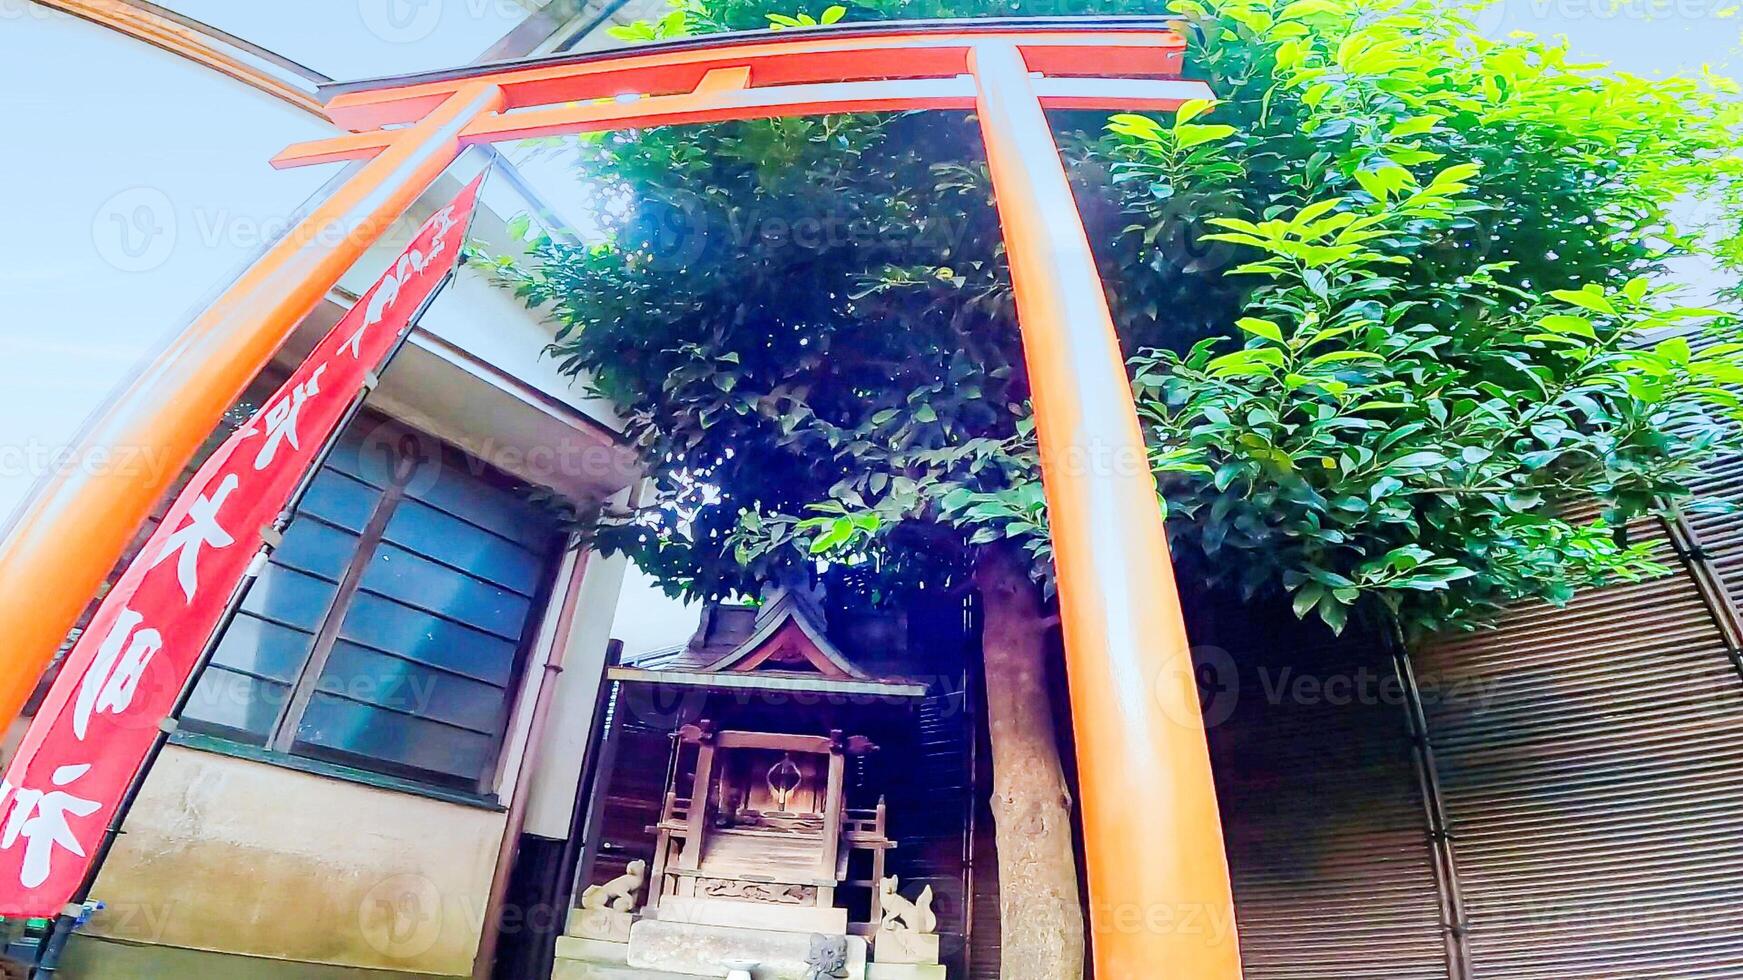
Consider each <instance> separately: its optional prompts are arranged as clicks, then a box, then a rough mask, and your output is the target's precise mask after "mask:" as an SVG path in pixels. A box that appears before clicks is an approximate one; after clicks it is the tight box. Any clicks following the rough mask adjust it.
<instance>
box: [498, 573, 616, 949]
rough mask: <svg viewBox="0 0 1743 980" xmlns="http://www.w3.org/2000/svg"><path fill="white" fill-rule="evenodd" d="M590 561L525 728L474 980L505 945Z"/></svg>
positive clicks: (566, 599)
mask: <svg viewBox="0 0 1743 980" xmlns="http://www.w3.org/2000/svg"><path fill="white" fill-rule="evenodd" d="M587 558H588V556H587V555H586V554H582V555H580V556H579V557H577V558H576V559H575V565H574V570H573V571H572V572H571V573H570V576H569V585H568V589H567V591H566V592H565V594H564V596H563V606H562V608H561V609H560V610H559V611H558V613H557V625H556V629H555V630H553V631H552V633H551V647H550V650H549V652H548V653H547V654H546V656H545V666H544V673H543V676H541V677H540V678H539V693H538V694H537V695H536V697H535V700H534V701H533V716H532V719H531V721H530V722H529V723H528V725H527V744H526V750H525V751H524V752H522V753H521V764H520V772H519V773H517V774H516V776H515V782H514V795H513V797H512V798H511V801H510V803H509V807H508V820H507V822H506V826H505V829H504V831H503V837H502V847H501V849H500V850H498V852H497V856H496V872H495V874H494V875H493V876H492V878H491V882H490V901H489V902H488V904H487V905H486V906H485V917H484V932H483V935H482V936H481V937H480V938H479V942H478V955H477V957H476V958H475V959H474V960H473V961H472V978H473V980H488V978H489V977H490V975H491V972H492V971H493V970H494V969H495V968H496V953H497V949H498V948H499V947H500V945H501V941H502V914H503V911H504V909H503V906H504V904H505V903H506V901H507V898H508V883H509V877H510V875H511V874H512V873H513V872H514V862H515V858H516V857H517V856H519V854H520V838H521V831H522V828H524V827H525V826H526V819H527V798H528V797H529V795H530V794H531V792H532V784H533V766H534V764H535V763H536V762H537V761H538V756H539V749H540V747H541V745H542V743H543V741H544V734H545V728H546V725H547V722H548V721H549V719H550V713H551V701H552V700H554V699H555V696H556V690H557V682H558V680H559V679H561V677H562V674H563V657H564V654H565V651H567V649H568V646H569V637H570V635H571V633H572V632H573V630H574V626H575V612H576V609H577V607H578V605H579V603H580V599H581V582H582V580H583V579H585V578H586V571H587V565H588V561H587Z"/></svg>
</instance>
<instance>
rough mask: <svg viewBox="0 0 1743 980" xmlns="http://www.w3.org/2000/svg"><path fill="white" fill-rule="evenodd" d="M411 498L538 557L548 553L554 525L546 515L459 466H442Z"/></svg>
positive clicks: (415, 490)
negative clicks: (536, 554) (484, 530)
mask: <svg viewBox="0 0 1743 980" xmlns="http://www.w3.org/2000/svg"><path fill="white" fill-rule="evenodd" d="M411 497H412V498H413V499H414V500H418V501H421V502H422V503H425V504H428V505H430V506H431V507H435V508H437V509H439V510H444V511H446V512H448V513H449V514H452V515H454V516H455V517H458V518H460V519H461V520H463V521H467V522H470V523H472V524H476V525H478V526H479V527H482V528H485V529H486V530H490V531H495V532H496V533H497V534H500V535H502V536H503V537H505V538H509V539H510V540H513V541H517V542H519V543H520V544H522V545H525V546H526V547H528V548H530V549H532V550H533V551H536V552H538V553H540V554H548V553H549V552H550V550H551V545H552V543H553V534H552V525H553V523H554V521H553V520H552V517H551V515H550V514H549V513H546V512H545V511H543V510H541V509H539V508H537V507H535V506H533V504H532V503H531V502H530V501H527V500H525V499H524V498H522V497H521V496H519V495H518V494H515V493H512V492H510V491H508V490H505V489H503V488H502V487H497V486H492V485H491V484H489V483H485V482H484V481H483V480H479V479H476V478H474V477H473V476H472V475H471V474H469V473H467V472H465V468H464V467H463V466H457V465H455V464H454V463H452V462H449V463H446V464H444V465H443V467H442V475H441V478H440V479H437V480H433V481H430V485H429V486H428V487H427V488H426V487H421V486H419V487H413V488H412V492H411Z"/></svg>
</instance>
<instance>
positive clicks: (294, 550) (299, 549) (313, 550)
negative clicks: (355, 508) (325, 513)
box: [272, 517, 357, 582]
mask: <svg viewBox="0 0 1743 980" xmlns="http://www.w3.org/2000/svg"><path fill="white" fill-rule="evenodd" d="M356 555H357V535H355V534H352V533H351V532H349V531H342V530H340V529H339V528H336V527H332V526H330V525H327V524H323V523H321V522H320V521H317V520H315V519H313V518H309V517H300V518H298V519H297V520H295V521H292V522H291V525H290V527H288V528H286V529H285V532H284V544H283V545H281V546H280V547H279V549H278V550H277V551H275V552H273V554H272V560H273V563H274V564H277V565H284V566H286V567H288V568H294V569H296V570H297V571H299V572H307V573H309V574H311V575H318V576H320V577H321V578H324V579H327V580H329V581H332V582H337V581H339V579H340V578H341V577H343V576H344V574H345V569H347V568H349V567H350V566H351V560H352V559H353V558H355V557H356Z"/></svg>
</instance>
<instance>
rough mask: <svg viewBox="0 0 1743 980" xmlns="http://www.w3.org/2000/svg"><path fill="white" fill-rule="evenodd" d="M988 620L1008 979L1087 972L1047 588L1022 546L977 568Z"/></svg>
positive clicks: (1050, 979) (1066, 977)
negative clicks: (1053, 686)
mask: <svg viewBox="0 0 1743 980" xmlns="http://www.w3.org/2000/svg"><path fill="white" fill-rule="evenodd" d="M975 584H976V585H977V586H978V587H979V590H980V596H981V604H982V610H983V612H984V618H985V622H984V627H983V635H982V641H981V642H982V649H983V655H984V657H985V661H986V700H987V729H988V732H989V734H990V737H991V741H992V754H993V794H992V811H993V824H994V829H995V837H996V840H997V843H998V852H999V917H1000V920H1001V923H1002V930H1001V932H1002V949H1001V956H1002V963H1001V968H1000V977H1001V978H1002V980H1080V978H1081V977H1082V976H1083V964H1084V925H1083V922H1084V916H1083V908H1082V905H1081V904H1080V899H1079V892H1078V884H1077V860H1076V855H1075V852H1074V850H1073V845H1072V835H1071V792H1070V790H1069V789H1068V788H1067V787H1066V783H1065V772H1064V769H1063V767H1062V766H1061V764H1060V760H1059V740H1058V737H1057V731H1056V729H1055V726H1054V723H1053V706H1052V703H1051V701H1050V700H1049V698H1048V693H1047V630H1048V629H1049V624H1048V621H1047V619H1046V618H1045V617H1044V616H1043V615H1042V606H1041V594H1040V589H1039V587H1038V586H1036V585H1035V583H1034V581H1033V580H1031V579H1030V578H1029V574H1028V567H1027V562H1026V561H1025V560H1024V559H1023V557H1022V556H1021V555H1020V554H1017V553H1014V552H1012V551H1008V550H1005V549H1002V548H991V549H988V550H987V551H986V553H985V554H984V556H983V557H982V559H981V561H980V565H979V567H978V568H977V569H976V571H975Z"/></svg>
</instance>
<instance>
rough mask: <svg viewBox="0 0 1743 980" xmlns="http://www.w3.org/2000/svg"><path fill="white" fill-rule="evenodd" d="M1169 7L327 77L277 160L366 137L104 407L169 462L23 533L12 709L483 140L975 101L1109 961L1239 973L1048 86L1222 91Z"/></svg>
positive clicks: (1139, 102)
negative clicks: (315, 129)
mask: <svg viewBox="0 0 1743 980" xmlns="http://www.w3.org/2000/svg"><path fill="white" fill-rule="evenodd" d="M1184 49H1185V45H1184V42H1183V41H1182V40H1181V39H1180V38H1179V37H1178V36H1177V35H1175V34H1173V33H1171V32H1170V31H1169V30H1168V29H1167V27H1166V25H1165V24H1164V23H1163V22H1161V21H1158V20H1151V19H1132V18H1113V19H1082V18H1073V19H1018V20H996V19H995V20H982V21H931V22H889V23H875V24H852V25H845V24H843V25H834V26H831V27H827V28H819V29H807V30H793V31H782V32H779V33H775V32H757V33H749V34H725V35H715V36H712V37H703V38H694V39H685V40H681V41H672V42H663V43H656V44H648V45H642V46H638V47H635V48H630V49H626V50H615V51H608V52H596V53H590V54H580V55H560V56H553V57H543V58H531V59H526V60H522V61H515V62H507V63H500V64H488V65H478V66H471V67H466V68H460V69H455V70H451V71H443V72H434V73H426V74H421V75H412V76H404V77H397V78H385V79H378V80H373V81H364V82H354V83H344V84H335V85H328V86H325V87H323V88H322V90H321V92H320V97H321V100H322V103H323V105H324V107H325V111H326V112H327V114H328V116H329V117H330V118H331V119H332V120H333V121H334V122H335V123H337V124H338V125H339V126H341V127H343V128H345V129H348V130H351V132H349V133H347V134H346V135H342V136H337V137H334V138H331V139H324V140H318V141H315V142H311V143H302V144H298V145H295V146H292V147H290V148H289V149H287V150H285V151H284V152H283V153H282V154H280V155H279V156H278V157H277V158H276V159H275V160H274V161H273V163H274V165H275V166H280V167H294V166H303V165H308V164H315V163H327V162H333V161H341V160H351V161H363V163H362V165H361V166H360V167H358V168H357V169H356V171H355V172H354V173H352V174H351V175H350V176H349V177H348V178H347V179H346V180H344V181H343V182H342V183H340V184H338V185H337V186H336V188H335V189H334V190H333V192H332V193H331V194H330V195H329V196H328V197H327V198H326V199H325V200H323V201H321V202H320V203H319V204H318V205H316V206H315V207H314V208H313V209H312V210H311V211H310V212H309V213H308V214H307V215H306V216H305V217H304V218H303V219H302V220H301V221H300V222H298V223H297V224H296V225H295V226H294V227H292V228H291V229H290V230H289V231H288V232H287V233H286V235H285V236H284V237H283V238H282V239H280V240H279V241H278V242H277V243H275V244H274V245H273V246H272V247H271V248H270V249H268V250H267V251H266V252H265V254H263V255H262V256H261V257H260V259H259V260H258V261H256V262H255V264H254V265H253V266H252V267H251V268H249V269H248V270H247V271H246V272H245V273H244V274H243V275H242V276H241V277H240V278H239V279H238V280H237V281H236V282H234V283H233V284H231V285H230V286H229V287H228V288H227V289H226V290H225V291H224V292H223V293H222V294H221V295H220V296H219V298H218V299H217V300H216V301H215V302H214V303H213V304H212V306H211V307H210V308H208V309H207V310H206V311H205V312H204V313H203V314H201V315H200V316H199V317H198V318H197V319H196V320H195V321H194V322H193V323H192V324H190V325H189V326H188V327H187V329H186V330H185V331H183V332H182V334H181V335H180V336H179V337H178V338H177V339H176V340H175V341H174V342H173V343H172V344H171V345H170V347H169V348H168V349H167V350H165V352H164V353H163V354H162V355H161V356H159V357H158V359H157V360H156V361H155V362H154V363H153V364H152V365H151V366H150V367H149V368H148V369H147V370H146V371H145V372H143V373H142V374H141V375H140V376H139V377H138V378H137V379H135V380H134V382H133V383H132V384H131V385H130V386H129V387H128V388H127V389H126V390H125V391H124V392H123V393H122V394H121V395H120V396H119V397H118V398H117V399H115V400H114V401H113V402H112V403H111V404H110V405H109V407H107V408H106V409H105V410H104V412H103V413H102V414H101V415H100V416H99V417H98V418H97V420H96V421H95V422H94V423H93V424H92V425H91V426H90V427H88V428H87V430H86V433H85V435H84V436H83V437H82V443H81V445H80V446H79V447H78V458H91V455H92V454H94V453H97V452H105V451H109V452H112V451H114V450H116V449H121V448H125V449H127V450H128V451H131V452H135V453H148V454H149V456H148V457H147V458H151V459H153V460H155V461H157V465H156V466H155V467H154V468H151V469H150V471H149V472H147V473H145V474H143V475H142V474H140V473H137V472H132V471H123V470H122V469H119V468H117V469H112V470H108V471H95V470H88V469H87V468H73V469H69V470H68V471H67V472H65V473H63V474H61V475H60V476H59V477H58V478H57V479H56V480H55V481H54V482H52V483H50V484H48V485H47V486H45V488H44V489H43V491H42V492H41V493H39V495H38V496H37V497H36V498H35V500H34V501H33V502H32V505H31V506H30V508H29V509H28V510H27V511H26V512H25V514H24V516H23V518H22V519H21V520H20V521H19V522H18V523H17V524H16V525H15V527H14V529H13V532H12V533H11V534H10V535H9V536H8V537H7V538H6V540H4V541H3V542H0V582H4V583H6V587H5V590H4V591H3V592H0V623H4V624H6V628H7V631H8V640H9V641H10V642H9V643H8V644H7V645H6V647H5V648H4V649H0V664H3V665H4V671H3V676H0V713H4V714H7V715H8V716H13V715H16V714H17V713H18V712H19V710H20V709H21V708H22V706H23V704H24V700H25V697H26V696H27V695H28V693H29V691H30V689H31V687H32V686H34V684H35V682H36V679H37V677H38V676H39V675H40V674H41V672H42V670H43V668H44V667H45V666H46V665H47V663H48V662H49V659H50V657H51V656H52V655H53V653H54V651H55V650H56V648H57V647H58V646H59V644H60V643H61V641H62V640H63V639H64V637H65V636H66V635H67V631H68V629H69V628H70V627H71V626H72V625H73V623H74V622H75V621H76V619H77V617H78V615H79V612H80V611H81V610H82V608H83V607H84V606H85V604H86V603H87V602H88V601H89V599H90V597H91V596H92V595H93V594H95V593H96V591H97V589H98V588H99V587H100V586H101V584H102V581H103V579H104V576H105V574H106V573H107V572H108V571H109V569H110V568H111V567H112V565H113V564H114V562H115V561H116V560H117V559H118V558H119V556H120V555H121V554H122V553H123V551H124V549H125V547H126V545H127V543H128V541H129V540H130V539H131V537H132V536H133V534H134V533H135V531H136V530H137V528H138V527H139V526H140V525H141V523H142V522H143V521H144V520H145V518H146V517H147V516H148V515H149V513H150V511H151V508H152V506H153V505H154V504H155V502H156V501H157V500H158V499H159V498H160V497H161V496H162V494H163V493H164V492H165V491H166V490H167V489H168V487H169V486H170V485H171V483H172V481H173V480H174V477H175V475H176V474H177V473H178V472H179V471H180V470H181V468H182V466H183V465H185V463H186V462H187V461H188V460H189V459H191V458H192V457H193V455H194V453H195V452H196V450H197V449H198V447H199V445H200V443H201V442H202V441H203V440H204V439H205V438H206V437H207V436H208V435H209V434H210V433H211V431H212V430H213V428H214V427H215V426H216V425H217V424H218V422H219V420H220V418H221V417H222V415H223V414H224V412H225V410H226V409H228V408H229V406H230V405H231V404H232V403H233V402H234V401H235V400H236V399H237V398H238V397H239V396H240V395H241V393H242V391H243V389H244V388H245V387H246V386H247V385H248V383H249V382H250V381H251V380H252V379H253V378H254V377H255V375H256V374H258V373H259V372H260V370H261V369H263V368H264V367H265V366H266V365H267V363H268V361H269V360H270V359H271V358H272V356H273V354H274V353H275V352H276V351H277V349H278V348H279V346H280V345H281V344H282V343H283V342H284V341H285V340H286V339H287V338H288V337H289V336H290V335H291V333H292V331H294V330H295V329H296V327H297V325H298V324H299V323H300V322H301V321H302V320H303V318H304V317H306V316H307V315H308V314H309V313H310V312H311V311H312V310H313V309H314V308H315V306H316V304H317V303H318V302H319V301H320V299H321V298H322V297H323V296H325V295H326V294H327V292H328V290H330V289H331V288H332V287H333V286H334V285H335V284H336V283H337V282H338V281H339V278H340V276H341V275H343V274H344V273H345V272H346V270H347V269H348V268H350V266H351V265H352V264H353V263H354V262H356V261H357V259H359V258H360V257H361V256H362V255H363V253H364V252H365V251H366V250H367V249H368V248H369V247H370V246H371V245H372V244H373V243H374V242H375V241H376V240H377V239H378V238H379V237H380V236H381V234H382V233H383V232H384V231H385V230H386V228H387V227H388V226H389V224H390V223H392V222H393V221H395V220H396V219H397V218H398V217H399V216H400V215H401V214H402V213H403V212H404V211H405V210H406V209H407V208H408V207H409V206H410V205H411V204H412V202H413V201H415V200H416V199H417V198H418V196H419V195H420V194H422V193H423V192H424V191H426V190H427V189H428V188H429V187H430V185H431V184H432V183H433V182H434V181H435V180H436V179H437V178H438V177H439V176H440V175H441V174H442V172H443V171H444V169H445V168H447V167H448V165H449V164H450V163H452V162H453V161H454V159H455V158H456V156H458V154H459V153H460V152H461V150H462V149H464V148H465V147H466V146H469V145H473V144H478V143H493V142H500V141H503V140H514V139H521V138H525V137H532V136H548V135H555V134H566V133H580V132H587V131H595V130H606V129H622V128H630V127H646V126H658V125H676V124H682V123H702V122H717V121H721V120H730V119H749V118H758V117H771V116H793V115H814V114H819V113H830V112H862V111H887V110H902V109H958V110H973V111H974V112H975V113H976V115H977V116H978V118H979V121H980V127H981V131H982V135H983V138H984V139H985V143H986V153H987V159H988V161H989V164H990V168H991V173H992V180H993V189H994V194H995V197H996V199H997V204H998V211H999V216H1000V220H1001V222H1002V224H1003V229H1004V237H1005V243H1006V250H1007V254H1008V255H1009V258H1010V264H1011V275H1012V280H1013V283H1014V286H1015V290H1016V300H1017V311H1018V316H1019V320H1020V326H1021V331H1022V337H1023V345H1024V351H1025V358H1026V361H1027V364H1028V371H1029V378H1030V383H1031V386H1032V390H1033V395H1034V403H1035V411H1036V431H1037V435H1038V439H1039V444H1040V453H1041V464H1042V475H1043V482H1044V484H1045V487H1046V493H1047V501H1048V507H1049V514H1050V517H1051V522H1052V533H1053V542H1054V553H1055V556H1056V561H1057V563H1058V572H1059V594H1060V605H1061V619H1062V623H1063V627H1064V631H1065V645H1066V650H1067V666H1068V672H1069V679H1070V690H1071V702H1072V709H1073V712H1072V713H1073V723H1074V727H1075V731H1076V740H1077V749H1078V754H1079V765H1078V769H1079V786H1080V791H1081V795H1082V809H1083V821H1084V838H1085V846H1086V850H1087V864H1088V881H1089V892H1090V898H1091V921H1092V926H1093V932H1092V937H1093V942H1094V947H1095V960H1096V967H1097V975H1098V976H1100V977H1101V978H1102V980H1156V978H1163V977H1166V978H1191V980H1236V978H1238V977H1239V976H1240V959H1239V955H1238V952H1237V948H1236V942H1235V934H1234V930H1233V928H1232V927H1233V915H1234V911H1233V901H1232V898H1231V894H1230V887H1229V878H1228V869H1227V863H1226V859H1225V857H1224V852H1223V844H1222V834H1221V825H1220V822H1219V819H1218V814H1217V807H1216V799H1215V794H1214V789H1213V786H1212V782H1211V772H1210V763H1209V757H1208V752H1207V750H1206V745H1205V736H1204V731H1203V727H1202V724H1201V723H1200V721H1199V709H1198V695H1197V689H1196V685H1195V684H1194V680H1193V677H1194V674H1193V669H1192V661H1191V656H1190V654H1189V652H1188V648H1187V640H1186V633H1185V629H1184V625H1183V621H1182V615H1181V608H1180V602H1179V596H1178V594H1177V592H1176V589H1175V585H1174V579H1173V572H1172V567H1171V565H1170V561H1169V556H1168V548H1167V541H1166V538H1165V536H1164V533H1163V522H1162V513H1161V510H1160V508H1159V506H1158V502H1157V496H1156V487H1155V483H1154V480H1153V478H1152V475H1151V472H1150V469H1149V466H1148V457H1147V454H1146V452H1145V447H1144V442H1143V438H1142V434H1141V431H1140V428H1139V424H1138V417H1137V414H1136V411H1135V408H1134V405H1133V401H1132V395H1131V388H1130V385H1129V383H1128V381H1127V376H1126V371H1125V357H1124V355H1123V353H1122V351H1121V350H1120V347H1119V342H1118V339H1117V338H1116V336H1115V333H1114V327H1113V322H1112V318H1111V316H1110V315H1109V311H1108V304H1107V298H1106V295H1105V293H1104V292H1103V288H1102V283H1101V281H1100V279H1099V277H1098V275H1097V272H1096V266H1095V261H1094V257H1093V256H1092V254H1091V252H1090V246H1089V241H1088V238H1087V236H1086V234H1085V232H1084V228H1083V223H1082V220H1081V218H1080V216H1079V213H1078V210H1077V205H1076V202H1075V200H1074V199H1073V196H1072V193H1071V189H1070V186H1069V185H1068V183H1067V181H1066V174H1065V168H1064V166H1063V164H1062V162H1061V160H1060V157H1059V152H1058V147H1057V146H1056V145H1055V143H1054V141H1053V137H1052V133H1051V131H1050V130H1049V128H1048V126H1047V121H1046V117H1045V114H1044V110H1046V109H1049V108H1096V109H1128V110H1155V111H1165V110H1170V109H1174V108H1177V107H1178V106H1179V105H1180V104H1181V103H1182V102H1184V101H1186V100H1188V99H1193V98H1204V97H1208V95H1209V91H1208V90H1207V89H1206V88H1205V86H1204V85H1202V83H1198V82H1191V81H1184V80H1182V79H1181V78H1180V77H1179V76H1180V73H1181V69H1182V60H1183V54H1184Z"/></svg>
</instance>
